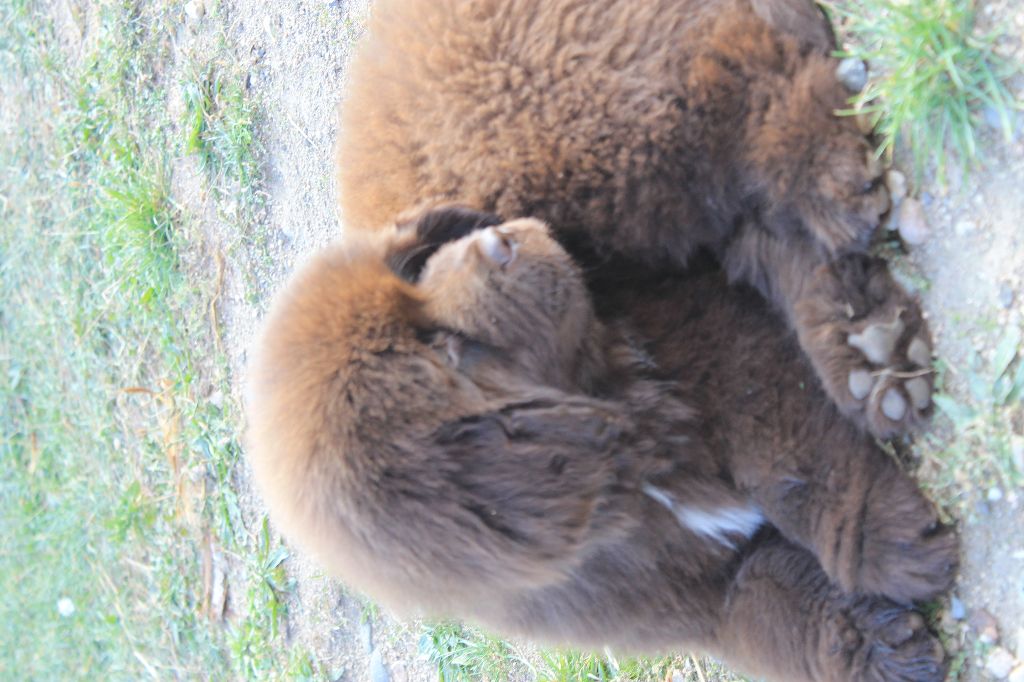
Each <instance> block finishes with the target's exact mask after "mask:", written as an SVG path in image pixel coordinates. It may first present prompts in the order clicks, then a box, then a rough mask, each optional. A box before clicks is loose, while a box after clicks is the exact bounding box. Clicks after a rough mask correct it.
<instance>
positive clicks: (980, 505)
mask: <svg viewBox="0 0 1024 682" xmlns="http://www.w3.org/2000/svg"><path fill="white" fill-rule="evenodd" d="M974 513H975V514H977V515H978V516H988V515H989V514H991V513H992V507H990V506H988V502H986V501H985V500H977V501H975V503H974Z"/></svg>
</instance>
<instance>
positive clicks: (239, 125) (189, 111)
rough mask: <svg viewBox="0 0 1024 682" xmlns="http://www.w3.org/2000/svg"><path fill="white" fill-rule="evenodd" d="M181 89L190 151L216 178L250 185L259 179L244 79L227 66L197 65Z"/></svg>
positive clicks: (185, 149) (184, 123)
mask: <svg viewBox="0 0 1024 682" xmlns="http://www.w3.org/2000/svg"><path fill="white" fill-rule="evenodd" d="M181 91H182V98H183V99H184V102H185V119H184V121H183V122H182V127H183V128H184V130H185V134H186V136H185V143H184V151H185V153H186V154H196V155H197V156H198V157H199V159H200V161H201V163H202V166H203V167H204V169H205V170H206V171H207V172H208V173H210V174H211V176H213V178H214V179H215V180H219V181H224V180H228V181H233V184H234V183H237V185H238V186H241V187H247V186H250V185H251V184H252V183H253V182H254V181H255V180H256V179H257V178H258V176H259V169H258V163H257V161H256V157H255V153H254V152H255V141H254V139H253V119H254V116H255V112H254V109H253V105H252V103H251V102H250V101H249V100H248V99H247V98H246V96H245V90H244V88H243V86H242V82H241V75H240V74H238V73H236V72H235V70H234V69H231V68H229V67H228V66H227V65H225V64H221V63H211V64H207V65H205V66H204V67H198V66H195V65H193V66H192V67H191V68H190V69H189V72H188V77H187V78H185V79H183V81H182V83H181ZM230 189H234V188H230Z"/></svg>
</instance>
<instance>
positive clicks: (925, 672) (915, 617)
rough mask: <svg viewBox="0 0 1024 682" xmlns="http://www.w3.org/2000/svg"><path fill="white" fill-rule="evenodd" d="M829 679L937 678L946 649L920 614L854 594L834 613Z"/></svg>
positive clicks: (890, 681) (895, 681) (891, 681)
mask: <svg viewBox="0 0 1024 682" xmlns="http://www.w3.org/2000/svg"><path fill="white" fill-rule="evenodd" d="M837 621H838V623H839V627H838V628H836V630H835V635H834V637H835V638H834V641H833V643H832V648H831V650H830V652H829V653H830V654H832V656H833V658H832V660H831V663H832V665H830V666H829V667H830V668H834V669H833V670H832V671H830V672H831V673H832V674H829V675H826V676H825V677H827V678H828V679H833V680H856V681H857V682H932V681H933V680H934V681H935V682H941V680H944V679H945V676H946V667H947V666H946V660H945V659H946V655H945V651H944V650H943V648H942V644H940V643H939V640H938V639H937V638H936V637H935V636H934V635H933V634H932V633H931V632H930V631H929V630H928V628H927V626H926V625H925V622H924V618H922V617H921V614H919V613H917V612H915V611H911V610H909V609H904V608H901V607H899V606H898V605H896V604H893V603H892V602H889V601H886V600H884V599H873V598H858V599H857V600H856V602H855V603H854V604H853V605H852V606H851V608H849V610H845V612H844V613H842V614H840V615H838V616H837Z"/></svg>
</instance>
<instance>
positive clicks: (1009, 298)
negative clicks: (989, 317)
mask: <svg viewBox="0 0 1024 682" xmlns="http://www.w3.org/2000/svg"><path fill="white" fill-rule="evenodd" d="M1012 305H1013V287H1012V286H1010V283H1009V282H1003V283H1002V284H1000V285H999V307H1000V308H1002V309H1003V310H1009V309H1010V306H1012Z"/></svg>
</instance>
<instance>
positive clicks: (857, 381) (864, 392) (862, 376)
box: [849, 369, 875, 400]
mask: <svg viewBox="0 0 1024 682" xmlns="http://www.w3.org/2000/svg"><path fill="white" fill-rule="evenodd" d="M874 383H875V381H874V379H872V378H871V372H869V371H867V370H866V369H855V370H853V371H852V372H850V379H849V388H850V393H851V394H852V395H853V397H854V398H856V399H857V400H864V398H866V397H868V393H871V386H872V384H874Z"/></svg>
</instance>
